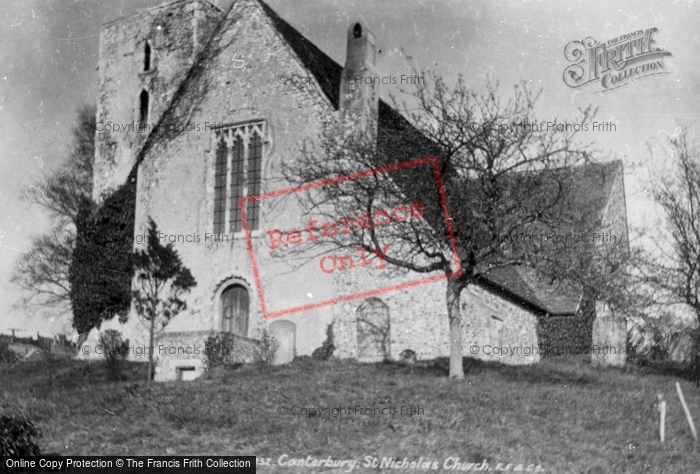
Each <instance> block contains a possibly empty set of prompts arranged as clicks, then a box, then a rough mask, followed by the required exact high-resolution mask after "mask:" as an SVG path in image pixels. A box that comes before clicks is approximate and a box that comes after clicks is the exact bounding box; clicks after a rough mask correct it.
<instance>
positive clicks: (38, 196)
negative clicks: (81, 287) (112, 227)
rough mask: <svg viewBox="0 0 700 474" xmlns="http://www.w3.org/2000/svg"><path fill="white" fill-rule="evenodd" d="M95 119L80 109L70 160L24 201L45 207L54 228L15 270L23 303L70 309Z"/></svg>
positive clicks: (89, 187)
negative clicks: (70, 273)
mask: <svg viewBox="0 0 700 474" xmlns="http://www.w3.org/2000/svg"><path fill="white" fill-rule="evenodd" d="M95 120H96V119H95V106H93V105H89V106H88V105H84V106H82V107H81V108H79V109H78V113H77V122H78V123H77V125H76V126H75V127H74V128H73V141H72V143H71V145H70V148H69V151H68V156H67V158H66V160H65V161H64V162H63V163H62V164H61V165H60V167H59V168H58V169H56V170H55V171H54V172H52V173H51V174H49V175H47V176H45V177H44V178H42V179H41V180H39V181H37V182H36V183H35V184H34V185H33V186H32V187H31V188H30V192H28V193H27V194H26V195H25V196H24V198H25V199H26V200H27V201H29V202H31V203H34V204H38V205H39V206H41V207H42V208H43V209H44V210H45V211H46V212H47V213H48V215H49V217H50V219H51V221H52V229H51V230H50V231H49V232H48V233H46V234H44V235H41V236H38V237H35V238H33V239H32V246H31V248H30V250H29V251H28V252H27V253H25V254H24V255H22V257H20V259H19V261H18V262H17V264H16V266H15V268H14V272H13V275H12V282H13V283H15V284H16V285H18V286H19V287H20V288H22V289H24V290H26V292H27V296H26V297H25V298H24V303H25V304H30V305H38V306H44V307H54V308H60V309H62V310H68V309H69V308H70V306H69V305H70V281H69V279H68V271H69V268H70V263H71V259H72V255H73V249H74V247H75V235H76V219H77V216H78V212H79V211H80V209H81V208H82V206H84V205H85V202H87V201H90V200H91V199H92V167H93V161H94V155H95V144H94V139H95Z"/></svg>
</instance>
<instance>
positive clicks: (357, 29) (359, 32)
mask: <svg viewBox="0 0 700 474" xmlns="http://www.w3.org/2000/svg"><path fill="white" fill-rule="evenodd" d="M352 35H353V37H354V38H355V39H358V38H362V27H361V26H360V24H359V23H355V28H353V30H352Z"/></svg>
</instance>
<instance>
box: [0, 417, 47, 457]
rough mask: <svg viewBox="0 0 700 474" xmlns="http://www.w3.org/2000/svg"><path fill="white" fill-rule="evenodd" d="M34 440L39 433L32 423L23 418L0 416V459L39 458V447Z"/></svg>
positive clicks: (38, 436) (39, 436) (39, 435)
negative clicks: (7, 457) (8, 457)
mask: <svg viewBox="0 0 700 474" xmlns="http://www.w3.org/2000/svg"><path fill="white" fill-rule="evenodd" d="M34 438H41V432H40V431H39V430H38V429H37V428H36V426H34V423H32V422H31V421H29V420H27V419H24V418H14V417H11V416H4V415H3V416H0V458H2V457H3V456H12V457H20V456H40V455H41V452H40V450H39V445H38V444H36V442H35V441H34Z"/></svg>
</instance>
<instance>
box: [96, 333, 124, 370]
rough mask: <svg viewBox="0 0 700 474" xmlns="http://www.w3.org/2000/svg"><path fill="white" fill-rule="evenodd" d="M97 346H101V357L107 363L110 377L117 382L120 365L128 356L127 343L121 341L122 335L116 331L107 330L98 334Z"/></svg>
mask: <svg viewBox="0 0 700 474" xmlns="http://www.w3.org/2000/svg"><path fill="white" fill-rule="evenodd" d="M99 345H100V346H102V355H104V358H105V361H106V362H107V369H108V370H109V373H110V376H111V377H112V378H113V379H115V380H119V379H120V378H121V373H122V365H123V363H124V360H126V356H127V355H128V354H129V341H124V340H122V335H121V333H120V332H119V331H117V330H116V329H107V330H106V331H104V332H102V333H100V339H99Z"/></svg>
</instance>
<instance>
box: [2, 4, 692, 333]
mask: <svg viewBox="0 0 700 474" xmlns="http://www.w3.org/2000/svg"><path fill="white" fill-rule="evenodd" d="M161 3H162V2H160V1H149V0H109V1H102V0H71V1H69V0H4V1H3V6H2V9H0V131H1V132H2V135H3V138H2V140H0V160H1V161H2V163H3V171H4V172H3V173H2V174H1V175H0V333H9V330H8V328H11V327H14V328H19V329H22V330H24V331H25V332H18V333H17V335H21V336H26V335H33V334H36V333H37V331H39V332H40V333H41V334H42V335H49V334H51V333H60V332H64V333H65V332H68V333H70V332H71V330H70V319H69V317H67V316H66V315H61V314H59V312H58V311H57V310H56V309H55V308H47V309H45V310H43V311H36V310H35V309H33V308H24V307H23V306H22V305H21V304H19V301H20V298H21V296H22V294H21V292H20V291H19V290H18V289H17V288H15V287H13V286H12V285H11V284H10V282H9V279H10V275H11V273H12V269H13V267H14V266H15V264H16V262H17V259H18V258H19V257H20V256H21V254H22V252H26V251H28V250H29V248H30V246H31V239H32V237H33V236H37V235H40V234H41V233H43V232H46V231H47V230H48V229H49V227H50V224H49V221H48V219H47V217H46V215H45V214H44V213H43V212H42V210H41V209H40V208H39V207H38V206H36V205H32V204H29V203H28V202H27V201H26V199H23V196H24V195H26V193H32V192H40V191H38V190H37V189H36V188H33V187H32V186H33V185H34V184H36V181H37V180H39V179H40V178H41V177H42V176H43V175H45V174H47V173H50V172H51V171H52V170H54V169H56V167H57V166H58V165H59V164H60V162H61V161H62V160H63V159H65V156H66V153H67V147H68V144H69V143H70V139H71V129H72V128H73V127H75V126H76V125H79V124H76V122H75V120H76V110H77V108H78V107H79V106H80V105H81V104H89V103H94V102H95V99H96V95H97V71H96V67H97V62H98V51H99V35H100V25H101V24H102V23H104V22H107V21H111V20H114V19H116V18H119V17H122V16H126V15H130V14H132V13H134V12H135V11H136V10H137V9H141V8H147V7H152V6H156V5H159V4H161ZM230 3H231V1H230V0H221V1H220V2H219V4H220V5H221V6H222V7H224V8H225V7H227V6H228V5H229V4H230ZM268 4H269V5H270V6H271V7H272V8H273V9H274V10H275V11H276V12H277V13H278V14H279V15H280V16H281V17H282V18H284V19H285V20H287V21H288V22H289V23H291V24H292V25H293V26H294V27H296V28H297V30H299V31H300V32H301V33H302V34H304V35H305V36H306V37H307V38H309V39H310V40H311V41H312V42H313V43H314V44H316V45H317V46H318V47H320V48H321V49H322V50H323V51H325V52H326V53H327V54H328V55H330V56H331V57H332V58H333V59H335V60H336V61H337V62H338V63H340V64H343V63H344V61H345V42H346V31H347V28H348V27H349V25H350V24H351V22H352V21H353V20H354V19H356V18H357V17H358V16H360V17H362V18H364V19H365V21H366V22H367V23H368V24H369V25H370V27H371V29H372V30H373V32H374V34H375V37H376V41H377V48H378V49H379V50H381V53H379V55H378V58H377V65H376V70H377V74H378V75H379V76H388V75H394V76H400V75H401V74H410V72H411V61H413V63H414V64H415V65H416V66H417V67H418V68H420V69H430V70H433V71H435V72H436V73H438V74H439V75H441V76H442V77H444V78H445V79H446V80H447V81H448V82H454V81H455V80H456V78H457V77H458V75H460V74H461V75H463V77H464V79H465V81H466V83H467V84H468V85H469V87H471V88H473V89H475V90H476V91H477V92H483V91H484V85H485V84H486V83H487V81H491V82H494V83H495V82H498V83H499V84H500V88H499V92H500V94H501V95H502V96H503V97H504V99H507V98H508V96H509V95H510V94H512V87H513V85H515V84H520V83H522V82H523V81H524V82H526V83H527V84H529V85H531V86H532V87H533V88H534V89H535V90H539V89H540V88H542V95H541V96H540V98H539V100H538V102H537V103H536V106H535V110H536V112H537V115H538V117H539V118H540V119H543V120H554V119H555V117H559V121H560V122H561V121H566V119H567V117H572V116H574V114H575V112H576V111H577V109H579V108H583V107H586V106H588V105H591V106H593V107H594V108H598V115H597V118H596V120H597V121H598V122H609V123H613V124H615V131H600V130H599V131H595V132H594V131H592V130H589V132H587V133H584V134H582V139H583V140H584V141H590V142H593V143H594V144H595V147H596V148H597V149H600V150H601V155H600V156H601V157H604V159H606V160H607V159H620V160H622V161H623V164H624V167H625V191H626V198H627V210H628V222H629V225H630V227H631V228H632V229H635V228H641V227H648V228H650V229H652V231H653V229H654V226H658V218H659V216H658V213H657V212H656V210H655V208H654V207H653V206H652V204H651V201H650V199H649V191H650V189H651V187H650V186H651V182H652V180H653V179H655V178H656V177H658V176H660V175H662V174H663V173H665V172H668V169H669V168H668V165H669V163H670V159H671V151H672V147H669V146H668V145H667V142H668V139H669V137H670V136H671V135H673V134H677V133H678V132H679V131H687V132H688V134H689V136H690V137H691V138H692V137H697V138H696V140H700V133H698V131H700V129H699V128H698V124H697V123H695V124H694V123H693V122H697V121H698V117H699V115H700V112H699V111H700V62H699V61H698V53H697V52H698V51H699V50H700V39H699V35H700V33H699V32H700V2H699V1H697V0H695V1H694V0H674V1H664V2H660V1H650V0H642V1H639V0H634V1H619V2H612V1H607V0H605V1H586V2H580V1H574V2H565V1H554V0H551V1H522V0H521V1H492V0H478V1H476V0H475V1H472V0H431V1H428V0H401V1H396V0H393V1H388V0H295V1H284V0H268ZM648 28H657V29H658V31H657V32H656V33H655V37H654V39H655V40H656V46H658V47H660V48H662V49H664V50H666V51H669V52H670V53H671V54H672V57H666V58H665V59H664V61H665V66H666V67H665V70H668V71H670V74H667V75H658V76H654V77H647V78H643V79H640V80H637V81H633V82H631V83H630V84H629V85H627V86H625V87H622V88H619V89H615V90H609V91H606V92H604V93H599V92H596V90H595V85H591V86H585V87H581V88H576V89H574V88H570V87H569V86H567V85H566V84H565V83H564V80H563V74H564V70H565V68H566V67H567V66H569V65H570V62H569V61H567V59H566V58H565V55H564V48H565V46H566V45H567V44H569V43H570V42H572V41H582V40H584V39H585V38H588V37H591V38H593V39H595V40H598V41H601V42H607V41H608V40H612V39H614V38H618V37H620V36H621V35H624V34H630V33H633V32H636V31H639V30H647V29H648ZM408 57H410V58H411V61H409V59H408ZM238 59H243V60H245V61H254V60H255V58H254V57H249V56H247V55H246V54H245V52H241V55H240V56H238ZM392 87H393V88H392ZM380 93H381V94H382V96H383V97H385V98H387V97H388V94H390V93H393V94H395V95H398V96H399V98H400V92H399V90H398V89H396V86H382V87H381V88H380ZM679 127H680V128H679ZM698 143H700V141H699V142H698ZM650 148H651V151H650ZM652 151H653V153H652Z"/></svg>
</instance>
